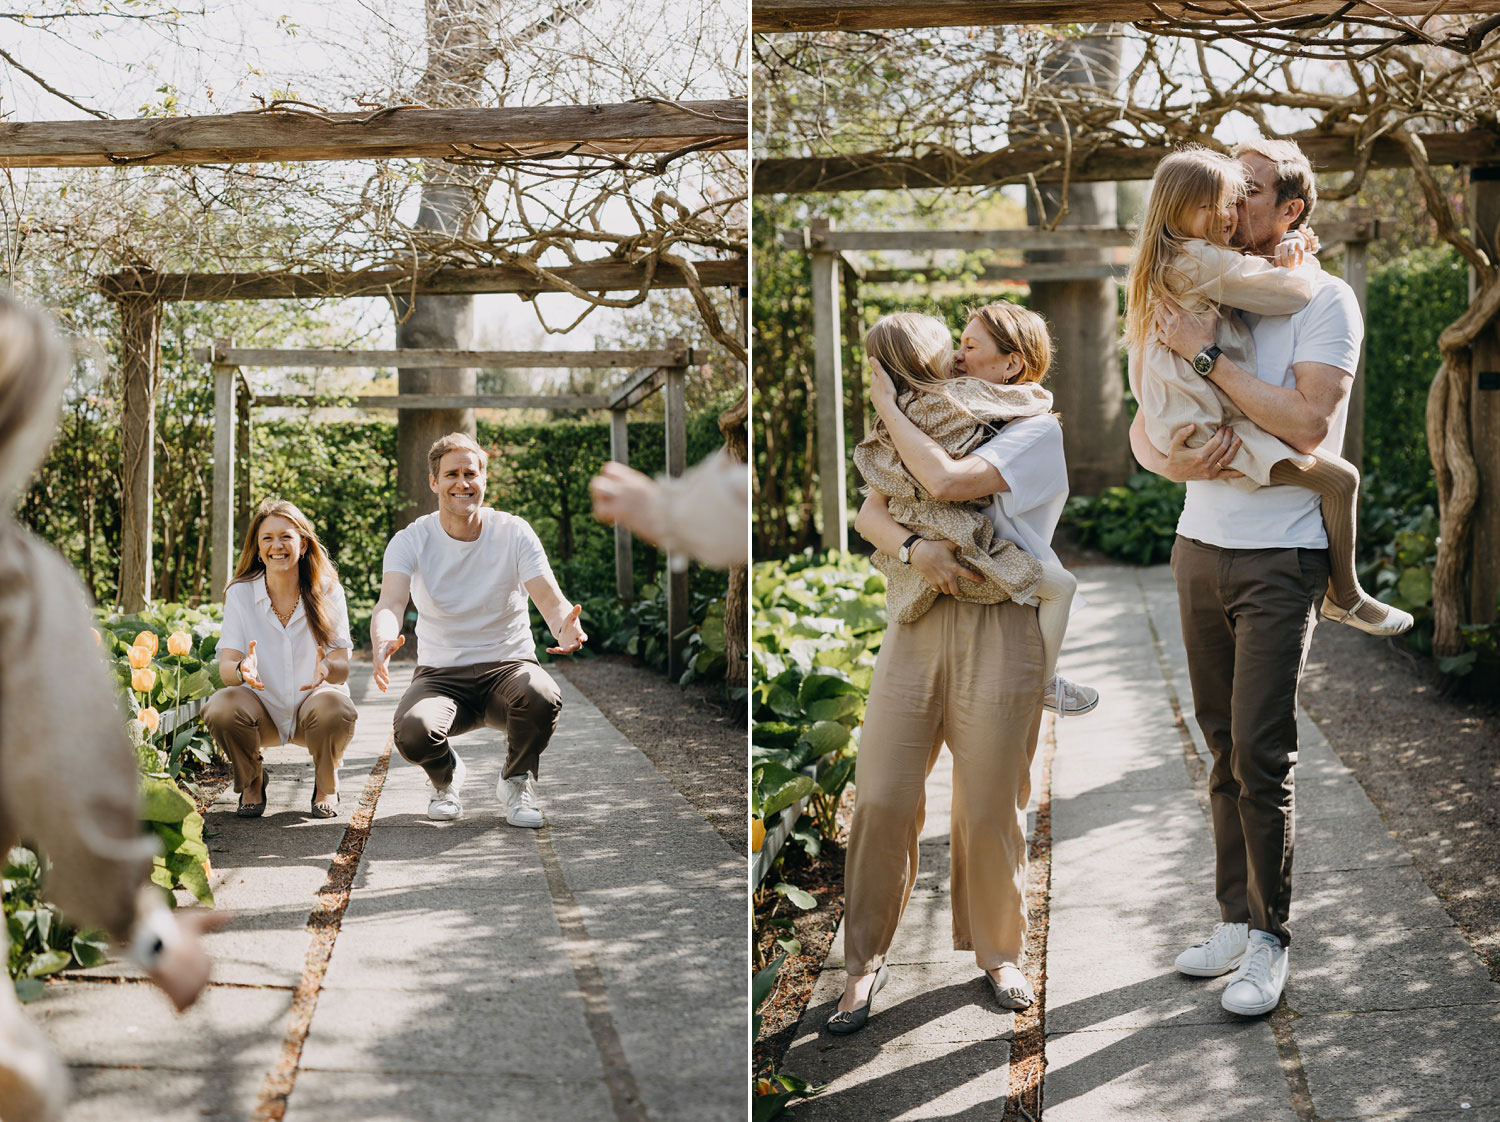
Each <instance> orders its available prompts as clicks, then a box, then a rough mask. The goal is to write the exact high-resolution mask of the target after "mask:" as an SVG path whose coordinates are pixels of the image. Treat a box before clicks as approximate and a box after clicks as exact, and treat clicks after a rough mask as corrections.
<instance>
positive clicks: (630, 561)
mask: <svg viewBox="0 0 1500 1122" xmlns="http://www.w3.org/2000/svg"><path fill="white" fill-rule="evenodd" d="M609 458H610V459H611V460H614V461H615V463H617V464H623V465H625V466H626V467H629V466H630V409H629V407H627V406H622V407H619V408H615V409H611V410H610V411H609ZM632 541H634V538H632V537H631V534H630V531H629V530H627V529H626V528H625V527H624V526H621V525H620V524H619V523H618V522H617V523H615V595H616V596H618V597H619V598H620V599H621V600H623V601H624V602H625V603H627V604H629V603H631V602H632V601H633V600H634V599H635V551H634V549H633V548H632V546H631V542H632Z"/></svg>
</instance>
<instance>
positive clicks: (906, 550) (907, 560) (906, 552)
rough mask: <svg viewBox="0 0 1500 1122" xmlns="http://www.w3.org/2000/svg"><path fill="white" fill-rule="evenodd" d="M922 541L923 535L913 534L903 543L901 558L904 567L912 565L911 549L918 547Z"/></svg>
mask: <svg viewBox="0 0 1500 1122" xmlns="http://www.w3.org/2000/svg"><path fill="white" fill-rule="evenodd" d="M921 540H922V535H921V534H913V535H912V536H911V537H909V538H907V539H906V540H905V541H904V542H902V543H901V554H900V557H901V563H902V564H903V565H910V564H911V547H912V546H914V545H916V544H917V543H918V542H919V541H921Z"/></svg>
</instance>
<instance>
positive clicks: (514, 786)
mask: <svg viewBox="0 0 1500 1122" xmlns="http://www.w3.org/2000/svg"><path fill="white" fill-rule="evenodd" d="M495 797H496V798H497V799H499V800H500V805H501V806H503V807H505V820H506V821H507V822H509V823H510V824H511V825H512V826H524V827H526V828H527V829H528V830H535V829H536V828H537V827H538V826H540V825H542V808H541V807H539V806H538V805H537V802H536V778H535V777H534V776H533V775H532V774H531V773H530V772H529V771H528V772H526V773H525V774H524V775H518V776H516V778H514V779H501V780H500V785H499V786H498V787H497V788H496V789H495Z"/></svg>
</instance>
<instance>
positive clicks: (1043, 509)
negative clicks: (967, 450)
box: [973, 414, 1083, 609]
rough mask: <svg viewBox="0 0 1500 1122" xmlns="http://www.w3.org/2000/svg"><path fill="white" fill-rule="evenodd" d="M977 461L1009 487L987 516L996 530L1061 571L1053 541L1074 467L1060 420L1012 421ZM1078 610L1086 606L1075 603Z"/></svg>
mask: <svg viewBox="0 0 1500 1122" xmlns="http://www.w3.org/2000/svg"><path fill="white" fill-rule="evenodd" d="M973 455H975V456H978V457H979V458H980V459H982V460H984V461H985V462H986V463H988V464H990V465H991V466H993V467H994V468H995V470H996V471H998V472H999V473H1000V474H1001V475H1003V476H1005V482H1006V483H1007V484H1009V490H1006V491H998V492H996V494H995V497H994V498H993V499H991V500H990V505H989V506H988V507H987V508H986V509H985V512H984V513H985V514H986V515H987V516H988V517H989V520H990V521H991V522H993V523H994V524H995V533H997V534H998V535H999V536H1000V537H1002V538H1004V539H1006V540H1007V541H1012V542H1015V543H1016V544H1017V545H1018V546H1020V547H1021V548H1022V549H1024V550H1025V551H1026V552H1027V553H1029V554H1031V555H1032V556H1033V557H1035V558H1036V559H1037V560H1038V561H1043V562H1046V563H1049V564H1052V565H1057V566H1059V567H1061V565H1062V562H1061V561H1060V560H1059V559H1058V556H1057V551H1056V550H1054V549H1053V548H1052V535H1053V533H1054V532H1055V531H1056V530H1057V520H1058V519H1059V518H1061V517H1062V512H1063V506H1064V505H1066V503H1067V501H1068V463H1067V460H1066V458H1065V457H1064V456H1063V435H1062V425H1060V424H1059V423H1058V420H1057V418H1056V417H1054V416H1052V415H1050V414H1043V415H1042V416H1039V417H1023V418H1020V419H1019V420H1015V421H1010V422H1008V423H1007V424H1006V425H1005V427H1004V428H1002V429H1001V430H1000V431H999V432H998V433H996V434H995V435H994V436H992V437H990V439H989V440H987V441H985V442H984V443H983V444H981V445H980V446H979V447H978V448H976V449H974V452H973ZM1073 606H1074V608H1075V609H1076V608H1080V607H1082V606H1083V603H1082V601H1081V600H1079V599H1077V598H1075V599H1074V601H1073Z"/></svg>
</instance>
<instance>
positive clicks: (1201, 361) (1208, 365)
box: [1193, 354, 1214, 374]
mask: <svg viewBox="0 0 1500 1122" xmlns="http://www.w3.org/2000/svg"><path fill="white" fill-rule="evenodd" d="M1213 368H1214V360H1213V359H1212V358H1210V357H1209V356H1208V355H1202V354H1200V355H1194V356H1193V369H1194V370H1196V371H1197V372H1198V373H1199V374H1207V373H1208V372H1209V371H1210V370H1212V369H1213Z"/></svg>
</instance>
